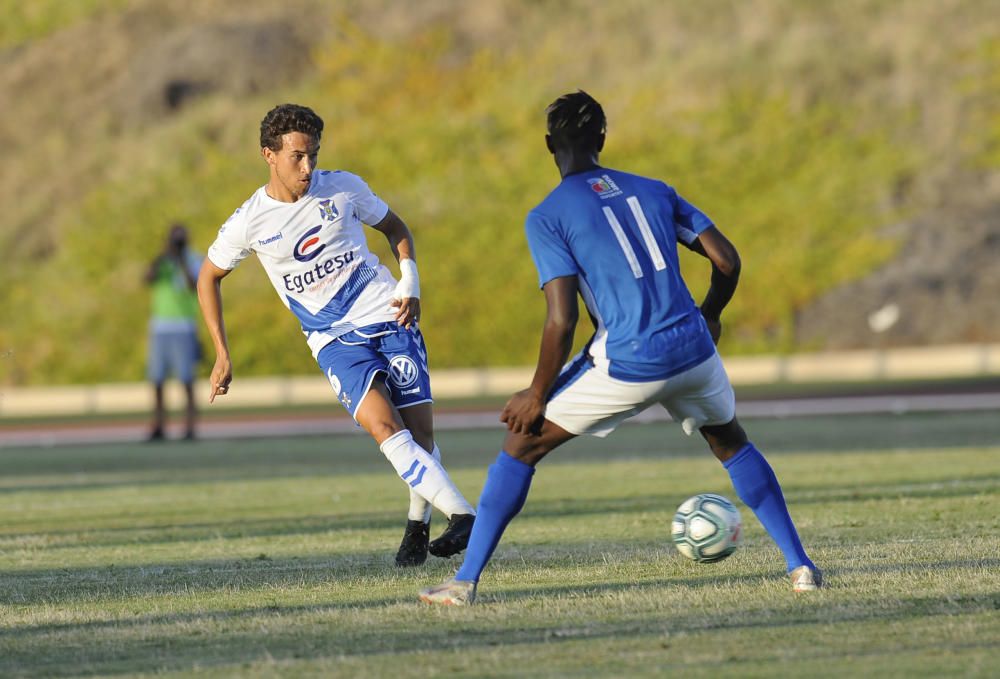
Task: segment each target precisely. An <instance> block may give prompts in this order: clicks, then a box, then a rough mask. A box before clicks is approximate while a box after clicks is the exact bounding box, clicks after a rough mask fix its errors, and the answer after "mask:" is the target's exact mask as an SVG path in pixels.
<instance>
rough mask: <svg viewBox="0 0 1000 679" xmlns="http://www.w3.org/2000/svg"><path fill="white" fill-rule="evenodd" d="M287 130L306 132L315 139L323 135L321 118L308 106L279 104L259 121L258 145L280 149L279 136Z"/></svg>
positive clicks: (274, 149)
mask: <svg viewBox="0 0 1000 679" xmlns="http://www.w3.org/2000/svg"><path fill="white" fill-rule="evenodd" d="M289 132H301V133H302V134H308V135H309V136H310V137H312V138H313V139H315V140H316V141H319V140H320V137H322V136H323V119H322V118H320V117H319V116H318V115H316V113H315V112H314V111H313V110H312V109H311V108H309V107H308V106H299V105H298V104H281V105H280V106H275V107H274V108H272V109H271V110H270V111H268V112H267V115H266V116H264V119H263V120H262V121H260V147H261V148H269V149H271V150H272V151H280V150H281V144H282V142H281V137H282V135H285V134H288V133H289Z"/></svg>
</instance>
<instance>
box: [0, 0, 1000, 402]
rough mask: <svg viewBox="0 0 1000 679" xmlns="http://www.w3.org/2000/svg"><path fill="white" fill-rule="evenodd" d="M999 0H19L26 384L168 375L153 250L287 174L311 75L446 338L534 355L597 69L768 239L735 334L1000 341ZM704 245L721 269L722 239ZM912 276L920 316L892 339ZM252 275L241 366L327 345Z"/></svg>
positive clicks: (751, 247)
mask: <svg viewBox="0 0 1000 679" xmlns="http://www.w3.org/2000/svg"><path fill="white" fill-rule="evenodd" d="M998 17H1000V6H998V3H996V2H990V1H988V0H926V1H913V2H907V1H902V2H890V1H882V0H844V1H842V2H836V3H812V2H799V1H797V0H755V1H754V2H744V1H736V0H732V1H714V2H705V3H690V2H681V1H677V2H637V1H634V0H623V1H620V2H615V3H604V4H595V3H586V2H580V1H575V0H560V1H552V2H544V3H533V2H504V1H503V0H479V1H478V2H475V3H464V2H459V1H457V0H455V1H446V0H442V1H439V2H420V3H402V2H388V1H384V0H383V1H374V0H369V1H365V2H362V1H361V0H356V1H345V2H338V3H327V2H319V1H318V0H316V1H311V0H289V1H288V2H283V3H271V2H264V1H262V0H246V1H243V0H204V1H200V2H196V1H194V0H177V1H175V2H170V3H161V2H158V1H156V0H105V1H100V0H86V1H83V0H74V1H70V0H66V1H61V0H32V2H19V1H17V0H0V92H2V95H0V96H2V97H3V100H4V106H3V108H4V116H3V117H2V119H0V143H2V144H3V148H4V149H5V154H6V158H5V162H4V163H2V164H0V203H2V205H3V210H2V220H3V222H2V231H0V320H2V322H0V351H2V352H3V355H4V356H5V359H4V360H3V361H0V383H7V384H53V383H82V382H107V381H118V380H123V381H132V380H138V379H141V378H142V376H143V365H144V360H145V348H146V345H145V330H146V322H147V314H148V298H147V291H146V290H145V288H144V286H143V284H142V274H143V271H144V270H145V267H146V266H147V263H148V261H149V260H150V259H151V258H152V257H154V256H155V255H156V254H157V252H158V251H159V250H160V248H161V246H162V241H163V237H164V234H165V231H166V228H167V226H168V224H169V223H170V222H172V221H174V220H180V221H183V222H186V223H187V224H188V225H189V226H190V228H191V230H192V233H193V235H194V242H195V245H196V246H197V248H198V249H199V250H201V251H202V252H204V250H205V249H206V248H207V247H208V245H209V244H210V242H211V241H212V239H213V238H214V235H215V232H216V230H217V229H218V227H219V225H220V224H221V223H222V222H223V221H224V220H225V219H226V218H227V217H228V216H229V214H231V212H232V211H233V210H234V209H235V208H236V207H238V206H239V205H240V204H241V203H242V202H243V200H245V199H246V197H247V196H249V195H250V193H251V192H252V191H253V190H254V189H256V188H257V187H258V186H260V185H261V184H263V183H264V182H265V181H266V178H267V174H266V168H265V166H264V164H263V162H262V161H261V160H260V159H259V153H258V151H259V149H258V148H257V130H258V125H259V122H260V119H261V117H262V116H263V114H264V113H265V112H266V111H267V110H268V109H269V108H270V107H271V106H273V105H275V104H277V103H281V102H283V101H293V102H298V103H304V104H307V105H309V106H311V107H313V108H314V109H315V110H316V111H317V112H318V113H320V115H321V116H323V117H324V118H325V120H326V124H327V127H326V130H327V131H326V133H325V135H324V139H323V149H322V153H321V156H320V166H321V167H324V168H330V169H338V168H339V169H346V170H350V171H352V172H355V173H357V174H360V175H361V176H363V177H364V178H366V179H367V181H368V182H369V184H370V185H371V186H372V187H373V189H374V190H375V191H376V192H377V193H379V194H380V195H381V196H382V197H383V198H384V199H385V200H386V201H387V202H388V203H389V204H390V205H391V206H392V207H393V209H394V210H395V211H396V212H397V213H399V214H400V215H401V216H403V218H404V219H405V220H406V221H407V223H408V224H409V225H410V227H411V229H412V230H413V231H414V233H415V235H416V242H417V250H418V255H419V261H420V265H421V277H422V289H423V290H424V295H425V300H424V309H425V315H424V323H423V330H424V333H425V335H426V337H427V339H428V343H429V345H430V348H431V360H432V366H433V367H453V366H482V365H526V364H531V363H533V361H534V359H535V357H536V355H537V338H538V334H539V328H540V324H541V320H542V317H543V313H544V308H543V307H544V305H543V298H542V295H541V294H540V293H539V292H538V290H537V286H536V276H535V272H534V268H533V265H532V263H531V260H530V257H529V255H528V251H527V247H526V245H525V242H524V238H523V231H522V225H523V219H524V215H525V213H526V212H527V211H528V210H529V209H530V208H531V207H533V206H534V205H535V204H536V203H538V202H539V201H540V200H541V199H542V198H544V197H545V195H546V194H547V193H548V191H549V190H550V189H551V188H552V187H553V186H555V184H556V183H557V181H558V175H557V173H556V170H555V167H554V165H553V164H552V161H551V158H550V156H549V155H548V153H547V152H546V149H545V146H544V143H543V139H542V137H543V134H544V114H543V111H544V108H545V106H546V105H547V104H548V103H549V102H550V101H551V100H552V99H554V98H555V97H556V96H558V95H560V94H562V93H564V92H567V91H572V90H574V89H577V88H582V89H586V90H587V91H589V92H590V93H591V94H593V95H594V96H596V97H597V98H598V99H599V100H600V101H601V102H602V103H603V104H604V105H605V109H606V111H607V114H608V117H609V140H608V144H607V147H606V151H605V154H604V156H603V158H602V161H603V163H604V164H606V165H608V166H611V167H615V168H618V169H622V170H626V171H631V172H637V173H642V174H649V175H653V176H656V177H659V178H662V179H664V180H665V181H667V182H668V183H670V184H672V185H673V186H675V187H676V188H677V190H678V191H679V192H680V193H681V195H683V196H685V197H686V198H688V199H689V200H690V201H691V202H693V203H694V204H696V205H698V206H699V207H701V208H702V209H703V210H704V211H706V212H707V213H708V214H709V215H710V216H711V217H712V218H713V219H714V220H715V221H716V223H717V224H718V225H719V227H720V228H721V229H722V230H723V231H724V232H725V233H726V234H727V235H729V236H730V238H731V239H732V240H733V241H734V242H735V243H736V244H737V246H738V247H739V249H740V251H741V253H742V255H743V259H744V263H745V268H744V275H743V280H742V283H741V288H740V290H739V292H738V293H737V297H736V299H735V301H734V302H733V303H732V305H731V307H730V310H729V311H728V312H727V315H726V319H725V320H726V323H727V334H726V336H725V337H724V340H723V350H724V351H726V352H729V353H750V352H789V351H794V350H810V349H817V348H826V347H850V346H867V345H869V344H871V343H873V342H884V343H887V344H902V345H909V344H920V343H926V342H959V341H986V340H989V341H997V340H998V339H1000V320H998V319H1000V306H998V305H1000V301H998V300H1000V273H996V272H995V270H996V269H998V268H1000V267H996V262H997V261H1000V228H998V224H1000V220H998V216H1000V211H998V209H997V206H998V205H1000V173H998V167H1000V114H998V111H1000V37H998V36H1000V31H998ZM372 235H373V236H378V234H377V233H375V232H372ZM928 238H931V239H933V238H938V239H941V242H940V243H939V241H935V240H931V241H928V240H927V239H928ZM371 243H372V245H373V246H374V247H375V249H376V251H377V252H379V253H380V255H381V256H382V257H383V260H384V259H385V257H386V249H385V248H384V247H383V246H382V245H381V244H378V243H376V239H375V238H372V239H371ZM928 243H929V244H928ZM935 243H938V245H935ZM920 244H923V245H922V246H921V245H920ZM990 262H992V263H993V267H992V269H991V268H990V266H989V264H990ZM682 265H683V266H684V267H685V273H686V275H687V277H688V280H689V282H690V284H691V288H692V292H693V293H694V295H695V297H696V298H700V296H701V295H702V294H703V292H704V289H705V285H706V283H707V274H708V271H707V265H706V264H705V263H704V261H703V260H699V259H698V258H696V257H691V256H688V253H686V252H685V253H682ZM893 267H895V268H893ZM391 268H393V269H394V270H395V266H394V265H391ZM929 268H930V269H935V270H941V271H942V272H943V273H941V274H940V275H936V277H935V278H934V280H935V281H938V283H937V284H934V285H932V284H931V283H927V280H925V279H924V278H921V276H922V275H924V274H925V273H926V272H927V271H928V270H929ZM959 271H964V272H965V274H967V275H966V277H965V278H961V279H959V278H955V277H953V276H951V275H950V273H949V272H953V273H956V274H957V272H959ZM886 272H889V273H886ZM893 272H896V273H893ZM953 280H954V281H957V282H956V283H955V284H954V285H953V284H952V281H953ZM941 281H943V282H941ZM970 281H971V282H970ZM932 282H933V281H932ZM935 285H937V287H935ZM956 286H958V287H956ZM887 290H891V291H892V295H893V297H892V299H895V300H897V302H898V303H900V304H903V306H904V309H905V310H906V311H907V315H906V318H907V319H914V320H913V321H912V322H910V321H908V322H906V323H902V324H901V325H900V326H899V327H898V328H897V329H894V330H893V331H892V332H890V333H889V334H888V335H886V336H884V337H877V338H876V337H874V336H873V335H872V333H871V331H870V330H869V329H868V327H867V326H866V325H865V323H864V319H865V317H866V316H865V315H866V314H867V313H870V312H871V311H874V310H876V309H877V308H878V307H879V306H880V305H882V304H884V303H886V302H887V300H888V299H889V298H888V297H886V296H885V295H886V294H888V293H887V292H885V291H887ZM911 290H912V291H923V292H921V293H920V295H917V296H912V295H911V297H907V294H908V291H911ZM991 290H992V291H994V292H995V293H996V294H994V295H992V296H989V295H990V291H991ZM224 291H225V299H226V314H227V324H228V328H229V333H230V341H231V344H232V346H233V351H234V359H235V363H236V365H235V370H236V372H237V374H240V375H249V374H256V375H264V374H284V373H304V374H311V373H312V372H313V371H314V370H315V367H314V364H313V361H312V359H311V358H310V356H309V352H308V350H307V349H306V347H305V345H304V342H303V339H302V336H301V333H300V332H299V330H298V327H297V324H296V323H295V320H294V318H293V317H292V316H291V314H289V313H288V312H287V311H286V310H285V309H284V307H283V305H282V304H281V303H280V302H279V301H278V300H277V299H276V296H275V294H274V292H273V290H272V289H271V288H270V285H269V284H268V282H267V280H266V278H265V276H264V275H263V273H262V271H261V270H260V267H259V265H258V264H257V263H256V262H253V261H248V262H246V263H245V264H244V265H242V266H241V267H240V269H239V270H238V271H237V272H236V273H235V274H234V275H232V276H230V277H229V278H227V279H226V282H225V285H224ZM883 293H884V294H883ZM913 295H916V292H914V293H913ZM908 300H909V301H908ZM907 305H909V307H910V308H907ZM944 308H947V309H949V310H950V311H949V313H954V314H958V315H957V316H956V317H955V318H957V319H958V320H949V319H945V320H944V321H943V322H942V320H941V319H940V314H941V313H942V312H941V310H942V309H944ZM994 312H996V313H994ZM925 318H926V319H927V320H921V319H925ZM942 327H943V328H944V330H945V331H942V330H941V328H942ZM929 328H931V329H933V332H932V331H931V330H929Z"/></svg>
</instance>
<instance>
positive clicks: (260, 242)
mask: <svg viewBox="0 0 1000 679" xmlns="http://www.w3.org/2000/svg"><path fill="white" fill-rule="evenodd" d="M283 237H284V236H282V234H281V232H280V231H279V232H278V233H276V234H274V235H273V236H268V237H267V238H265V239H264V240H258V241H257V245H270V244H271V243H274V242H276V241H279V240H281V239H282V238H283Z"/></svg>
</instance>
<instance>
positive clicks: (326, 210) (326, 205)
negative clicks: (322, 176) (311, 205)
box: [319, 198, 340, 222]
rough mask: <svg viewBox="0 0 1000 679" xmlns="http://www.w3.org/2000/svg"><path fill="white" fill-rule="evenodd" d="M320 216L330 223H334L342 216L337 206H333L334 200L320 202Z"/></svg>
mask: <svg viewBox="0 0 1000 679" xmlns="http://www.w3.org/2000/svg"><path fill="white" fill-rule="evenodd" d="M319 216H320V217H321V218H323V219H325V220H327V221H328V222H332V221H333V220H335V219H336V218H337V217H339V216H340V213H339V212H337V206H336V205H334V204H333V198H328V199H327V200H321V201H320V203H319Z"/></svg>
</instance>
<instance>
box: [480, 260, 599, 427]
mask: <svg viewBox="0 0 1000 679" xmlns="http://www.w3.org/2000/svg"><path fill="white" fill-rule="evenodd" d="M543 289H544V291H545V303H546V305H547V309H548V310H547V312H546V315H545V327H544V329H543V330H542V346H541V349H540V350H539V352H538V366H537V367H536V368H535V376H534V379H532V380H531V386H530V387H528V388H527V389H525V390H523V391H519V392H518V393H516V394H514V395H513V396H512V397H511V398H510V400H509V401H508V402H507V405H506V406H505V407H504V409H503V413H502V414H501V415H500V421H501V422H505V423H506V424H507V428H508V429H509V430H510V431H512V432H514V433H515V434H528V433H530V432H531V431H533V430H534V428H535V427H536V426H537V425H538V424H539V422H540V420H541V418H542V415H543V414H544V413H545V402H546V400H547V399H548V396H549V392H550V391H551V390H552V385H553V384H555V381H556V378H557V377H559V373H560V371H561V370H562V367H563V365H564V364H565V363H566V359H567V358H569V352H570V351H571V350H572V349H573V333H574V331H575V330H576V323H577V320H578V318H579V313H580V312H579V309H578V307H577V303H576V295H577V291H578V289H579V280H578V279H577V277H576V276H560V277H559V278H553V279H552V280H550V281H549V282H547V283H546V284H545V287H544V288H543Z"/></svg>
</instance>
